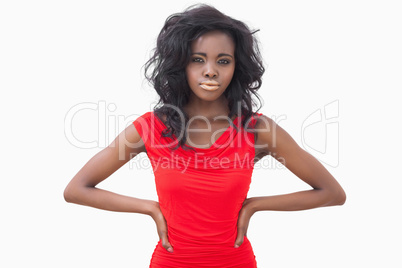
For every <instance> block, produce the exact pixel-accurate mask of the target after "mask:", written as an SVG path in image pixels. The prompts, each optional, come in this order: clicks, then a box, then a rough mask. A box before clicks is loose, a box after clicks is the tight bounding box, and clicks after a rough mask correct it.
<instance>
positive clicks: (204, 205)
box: [133, 112, 261, 268]
mask: <svg viewBox="0 0 402 268" xmlns="http://www.w3.org/2000/svg"><path fill="white" fill-rule="evenodd" d="M260 115H261V114H260V113H256V114H255V116H253V117H252V118H251V120H250V121H249V124H248V128H252V126H254V124H255V121H256V118H257V117H258V116H260ZM242 118H243V117H242ZM240 120H241V119H240V118H239V117H236V119H235V120H233V122H231V123H233V125H236V126H237V128H238V130H236V128H235V127H234V126H233V125H232V124H231V125H230V126H229V127H228V128H227V129H225V130H224V132H223V133H222V131H221V132H220V133H216V135H218V136H219V135H220V136H219V138H218V139H217V140H216V142H215V143H214V144H213V145H212V146H211V147H210V148H197V147H191V146H189V147H191V148H194V149H195V151H186V150H185V149H183V148H181V147H179V148H178V149H177V150H171V149H170V147H174V146H175V145H177V138H176V136H173V139H172V138H170V137H169V138H167V137H162V136H161V133H162V131H163V130H164V129H166V128H167V127H166V125H165V124H164V123H163V122H162V121H161V120H160V119H159V118H158V117H157V116H156V115H155V114H154V112H147V113H145V114H143V115H142V116H140V117H138V118H137V119H136V120H135V121H134V122H133V124H134V126H135V127H136V129H137V131H138V133H139V134H140V136H141V137H142V140H143V142H144V143H145V148H146V151H147V155H148V158H149V160H150V162H151V165H152V168H153V171H154V176H155V186H156V191H157V194H158V199H159V200H158V201H159V205H160V208H161V211H162V213H163V215H164V217H165V219H166V222H167V226H168V239H169V242H170V244H171V245H172V246H173V250H174V252H173V253H170V252H168V251H167V250H166V249H165V248H163V247H162V243H161V240H159V241H158V243H157V245H156V247H155V250H154V252H153V254H152V258H151V262H150V266H149V267H150V268H179V267H180V268H184V267H186V268H187V267H188V268H190V267H191V268H201V267H209V268H210V267H216V268H218V267H219V268H235V267H238V268H256V267H257V263H256V259H255V255H254V252H253V249H252V246H251V244H250V241H249V240H248V239H247V237H246V236H245V237H244V242H243V244H242V245H240V247H239V248H234V242H235V240H236V237H237V219H238V215H239V211H240V209H241V208H242V203H243V202H244V200H245V199H246V197H247V192H248V190H249V186H250V183H251V176H252V172H253V167H254V156H255V149H254V134H253V133H252V132H246V131H245V130H244V129H243V128H242V127H241V124H240V123H241V121H240ZM246 126H247V123H246ZM221 133H222V134H221Z"/></svg>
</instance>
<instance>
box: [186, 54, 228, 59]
mask: <svg viewBox="0 0 402 268" xmlns="http://www.w3.org/2000/svg"><path fill="white" fill-rule="evenodd" d="M194 54H198V55H201V56H204V57H206V56H207V53H203V52H195V53H192V54H191V55H194ZM222 56H228V57H231V58H232V59H233V56H232V55H230V54H226V53H219V54H218V58H219V57H222Z"/></svg>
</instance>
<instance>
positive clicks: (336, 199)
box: [234, 115, 346, 248]
mask: <svg viewBox="0 0 402 268" xmlns="http://www.w3.org/2000/svg"><path fill="white" fill-rule="evenodd" d="M255 128H256V130H257V133H258V135H257V138H256V142H255V145H256V147H261V149H259V152H261V153H263V154H265V155H271V156H272V157H274V158H275V159H276V160H278V161H280V162H281V163H282V164H284V165H285V166H286V167H287V168H288V169H289V170H290V171H291V172H293V174H295V175H296V176H297V177H299V178H300V179H301V180H303V181H304V182H306V183H307V184H309V185H310V186H311V187H312V189H311V190H307V191H300V192H295V193H290V194H282V195H274V196H257V197H251V198H247V199H246V200H245V201H244V203H243V207H242V209H241V210H240V212H239V218H238V222H237V230H238V232H237V237H236V241H235V245H234V247H235V248H237V247H239V246H240V245H241V244H242V243H243V241H244V236H247V229H248V225H249V222H250V218H251V216H252V215H253V214H254V213H255V212H257V211H262V210H276V211H278V210H281V211H292V210H304V209H312V208H317V207H324V206H335V205H343V204H344V203H345V200H346V194H345V192H344V190H343V189H342V187H341V186H340V185H339V183H338V182H337V181H336V180H335V178H334V177H333V176H332V175H331V174H330V173H329V172H328V171H327V170H326V169H325V167H324V166H323V165H322V164H321V163H320V162H319V161H318V160H317V159H315V158H314V157H313V156H312V155H310V154H309V153H307V152H306V151H304V150H303V149H302V148H300V146H299V145H298V144H297V143H296V142H295V141H294V140H293V138H292V137H291V136H290V135H289V134H288V133H287V132H286V131H285V130H283V129H282V128H281V127H280V126H279V125H277V124H276V123H275V122H274V121H273V120H272V119H270V118H268V117H266V116H264V115H261V116H260V117H259V119H258V121H257V124H256V126H255Z"/></svg>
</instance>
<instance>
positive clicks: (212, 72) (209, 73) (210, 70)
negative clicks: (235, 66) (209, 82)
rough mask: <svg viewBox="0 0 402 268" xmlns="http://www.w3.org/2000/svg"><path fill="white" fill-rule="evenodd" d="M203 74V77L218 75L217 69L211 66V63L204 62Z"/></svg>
mask: <svg viewBox="0 0 402 268" xmlns="http://www.w3.org/2000/svg"><path fill="white" fill-rule="evenodd" d="M204 76H205V77H209V78H212V77H217V76H218V71H217V70H216V69H215V68H214V66H212V64H206V65H205V69H204Z"/></svg>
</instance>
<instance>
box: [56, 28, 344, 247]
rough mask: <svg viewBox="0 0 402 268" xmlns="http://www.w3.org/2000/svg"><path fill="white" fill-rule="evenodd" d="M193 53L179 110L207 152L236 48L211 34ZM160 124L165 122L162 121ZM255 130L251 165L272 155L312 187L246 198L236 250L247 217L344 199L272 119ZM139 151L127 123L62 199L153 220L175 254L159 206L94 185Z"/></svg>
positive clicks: (219, 125) (218, 126)
mask: <svg viewBox="0 0 402 268" xmlns="http://www.w3.org/2000/svg"><path fill="white" fill-rule="evenodd" d="M191 49H192V52H193V53H199V52H200V53H201V54H193V58H192V61H191V63H190V64H189V65H188V66H187V68H186V74H187V78H188V81H189V85H190V88H191V90H192V92H191V93H192V94H191V98H190V101H189V103H188V104H187V105H186V106H185V107H183V109H184V111H185V112H186V113H187V114H188V115H189V117H190V119H194V120H191V123H190V124H189V125H188V126H187V128H186V130H187V135H188V140H187V142H186V143H187V144H188V145H190V146H193V147H199V148H209V147H211V146H212V144H213V143H214V142H215V141H216V140H217V139H218V138H219V137H220V135H222V132H223V130H225V129H226V128H227V127H228V126H229V122H228V118H227V115H228V114H229V108H228V106H227V100H226V99H225V97H224V95H223V92H224V91H225V90H226V87H227V85H228V84H229V83H230V80H231V79H232V76H233V72H234V65H235V59H234V50H235V44H234V43H233V41H232V40H231V39H230V37H229V36H227V35H226V34H224V33H222V32H219V31H213V32H210V33H207V34H205V35H203V36H201V37H200V38H199V39H197V40H195V41H194V42H193V44H192V48H191ZM206 80H213V81H216V82H218V83H219V87H218V88H217V89H214V90H213V91H211V90H205V89H203V88H202V87H200V86H199V85H200V83H201V82H203V81H206ZM217 116H222V118H224V117H225V116H226V119H219V120H218V119H216V117H217ZM162 120H163V121H164V122H165V118H162ZM231 120H234V118H231ZM255 128H256V130H257V132H258V135H256V138H255V145H254V146H255V159H254V162H255V163H256V162H258V161H259V160H260V159H261V158H262V157H264V156H266V155H271V156H273V157H274V158H275V159H277V160H278V161H280V162H281V163H282V164H284V165H285V166H286V167H287V168H288V169H289V170H290V171H291V172H293V173H294V174H295V175H296V176H297V177H299V178H300V179H301V180H303V181H304V182H306V183H307V184H309V185H310V186H311V188H312V189H311V190H307V191H300V192H295V193H290V194H284V195H277V196H260V197H251V198H247V199H246V200H245V201H244V203H243V207H242V209H241V210H240V212H239V217H238V224H237V228H238V235H237V238H236V241H235V243H234V247H238V246H240V245H241V244H242V243H243V240H244V236H246V235H247V229H248V225H249V222H250V219H251V217H252V215H253V214H254V213H255V212H257V211H264V210H274V211H293V210H305V209H312V208H317V207H324V206H335V205H342V204H343V203H344V202H345V199H346V195H345V192H344V191H343V189H342V187H341V186H340V185H339V183H338V182H337V181H336V180H335V178H334V177H333V176H332V175H331V174H330V173H329V172H328V171H327V170H326V169H325V168H324V166H323V165H322V164H321V163H320V162H319V161H318V160H316V159H315V158H314V157H313V156H311V155H310V154H309V153H307V152H306V151H304V150H303V149H302V148H301V147H300V146H299V145H298V144H297V143H296V142H295V141H294V140H293V138H292V137H291V136H290V135H289V134H288V133H287V132H286V131H285V130H284V129H282V128H281V127H280V126H279V125H277V124H276V123H275V122H274V121H273V120H272V119H270V118H269V117H267V116H261V117H260V118H259V119H258V120H257V124H256V127H255ZM197 129H198V130H199V129H203V131H197ZM214 134H215V135H214ZM141 152H144V153H147V152H146V149H145V146H144V143H143V141H142V139H141V136H140V135H139V134H138V132H137V130H136V128H135V127H134V125H133V124H131V125H130V126H128V127H127V128H126V129H125V130H124V131H122V132H121V133H120V134H119V135H118V136H117V137H116V138H115V140H114V141H113V142H112V143H111V144H110V145H109V146H108V147H106V148H105V149H103V150H102V151H100V152H99V153H97V154H96V155H95V156H94V157H92V158H91V159H90V160H89V161H88V162H87V163H86V164H85V165H84V167H83V168H82V169H81V170H79V172H78V173H77V174H76V175H75V176H74V177H73V179H72V180H71V181H70V183H69V184H68V185H67V187H66V189H65V191H64V197H65V200H66V201H67V202H71V203H76V204H81V205H86V206H91V207H95V208H99V209H104V210H110V211H118V212H131V213H141V214H145V215H149V216H151V217H152V219H153V220H154V221H155V224H156V228H157V232H158V235H159V238H160V239H161V241H162V246H163V247H164V248H165V249H166V250H167V251H169V252H173V248H172V246H171V244H170V243H169V239H168V236H167V234H168V232H167V223H166V220H165V217H164V216H163V214H162V211H161V209H160V207H159V203H158V202H156V201H153V200H145V199H139V198H135V197H129V196H124V195H120V194H117V193H112V192H110V191H106V190H103V189H99V188H97V187H96V186H97V185H98V184H99V183H100V182H102V181H103V180H105V179H106V178H108V177H109V176H110V175H112V174H113V173H114V172H115V171H116V170H118V169H119V168H120V167H122V166H123V165H124V164H125V163H127V162H128V161H129V160H130V159H132V158H133V157H135V156H136V155H138V154H139V153H141Z"/></svg>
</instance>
